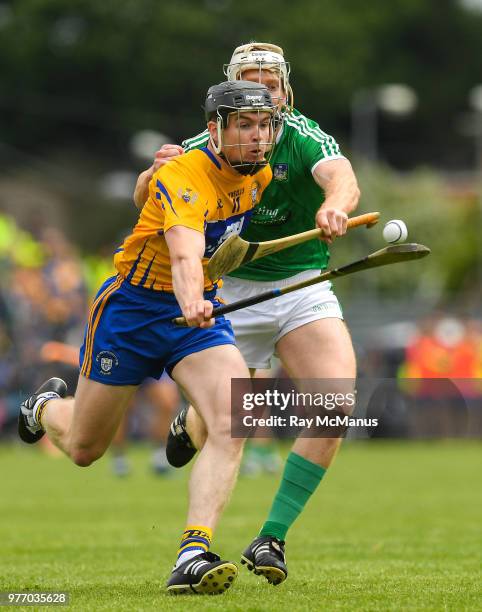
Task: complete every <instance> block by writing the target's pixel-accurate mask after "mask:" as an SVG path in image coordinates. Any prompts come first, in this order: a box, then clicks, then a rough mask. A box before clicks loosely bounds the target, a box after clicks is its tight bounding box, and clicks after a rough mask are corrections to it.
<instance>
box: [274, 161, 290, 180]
mask: <svg viewBox="0 0 482 612" xmlns="http://www.w3.org/2000/svg"><path fill="white" fill-rule="evenodd" d="M273 178H274V180H275V181H287V180H288V164H274V166H273Z"/></svg>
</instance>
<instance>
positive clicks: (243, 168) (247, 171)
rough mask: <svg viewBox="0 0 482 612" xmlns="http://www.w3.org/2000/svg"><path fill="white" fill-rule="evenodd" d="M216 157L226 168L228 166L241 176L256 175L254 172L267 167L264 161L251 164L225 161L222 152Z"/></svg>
mask: <svg viewBox="0 0 482 612" xmlns="http://www.w3.org/2000/svg"><path fill="white" fill-rule="evenodd" d="M218 155H219V157H220V158H221V159H223V160H224V161H225V162H226V163H227V164H228V166H230V167H231V168H232V169H233V170H236V172H238V173H239V174H242V175H243V176H250V175H253V174H256V172H259V171H260V170H261V169H262V168H264V167H265V166H267V165H268V162H267V161H266V160H263V161H260V162H253V163H250V162H243V161H241V160H239V162H237V163H236V162H232V161H229V160H228V159H226V155H224V153H222V152H220V153H218Z"/></svg>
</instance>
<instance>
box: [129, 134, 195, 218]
mask: <svg viewBox="0 0 482 612" xmlns="http://www.w3.org/2000/svg"><path fill="white" fill-rule="evenodd" d="M183 153H184V149H183V148H182V147H181V146H179V145H176V144H165V145H162V147H161V148H160V149H159V151H156V154H155V156H154V161H153V163H152V166H150V168H148V169H147V170H144V172H141V174H139V177H138V178H137V183H136V186H135V189H134V196H133V198H134V204H135V205H136V208H137V209H138V210H142V208H143V206H144V204H145V203H146V200H147V198H148V196H149V182H150V180H151V179H152V177H153V175H154V172H155V171H156V170H158V169H159V168H160V167H161V166H163V165H164V164H166V163H167V162H168V161H169V160H171V159H172V158H173V157H176V156H177V155H182V154H183Z"/></svg>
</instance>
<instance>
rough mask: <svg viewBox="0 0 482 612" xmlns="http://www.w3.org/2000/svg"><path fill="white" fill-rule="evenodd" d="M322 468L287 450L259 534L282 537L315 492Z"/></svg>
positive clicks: (283, 537)
mask: <svg viewBox="0 0 482 612" xmlns="http://www.w3.org/2000/svg"><path fill="white" fill-rule="evenodd" d="M325 472H326V469H325V468H323V467H321V466H320V465H317V464H316V463H312V462H311V461H308V459H305V458H304V457H301V455H297V454H296V453H290V454H289V455H288V459H287V460H286V465H285V469H284V472H283V478H282V480H281V484H280V487H279V489H278V492H277V493H276V497H275V498H274V501H273V505H272V506H271V511H270V513H269V516H268V520H267V521H266V523H265V524H264V525H263V528H262V529H261V531H260V533H259V535H261V536H264V535H271V536H274V537H275V538H278V540H284V539H285V537H286V533H287V532H288V529H289V528H290V527H291V525H292V524H293V523H294V522H295V520H296V519H297V518H298V515H299V514H300V512H301V511H302V510H303V508H304V507H305V505H306V502H307V501H308V500H309V499H310V497H311V495H312V494H313V493H314V492H315V490H316V487H317V486H318V485H319V484H320V481H321V479H322V478H323V476H324V475H325Z"/></svg>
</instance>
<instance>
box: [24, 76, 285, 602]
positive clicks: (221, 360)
mask: <svg viewBox="0 0 482 612" xmlns="http://www.w3.org/2000/svg"><path fill="white" fill-rule="evenodd" d="M205 112H206V119H207V126H208V130H209V133H210V140H209V143H208V144H207V146H206V147H204V148H203V149H200V150H196V151H193V152H192V153H189V154H188V155H184V156H182V157H180V158H179V159H178V160H176V161H175V162H174V163H172V164H169V165H168V166H165V167H163V168H161V169H159V170H158V171H157V172H156V173H155V174H154V175H153V177H152V180H151V181H150V184H149V196H148V198H147V201H146V203H145V205H144V207H143V209H142V212H141V214H140V217H139V221H138V223H137V225H136V226H135V228H134V230H133V232H132V234H131V235H130V236H129V237H128V238H126V240H125V241H124V244H123V246H122V247H121V248H120V249H118V251H117V252H116V255H115V265H116V268H117V270H118V275H117V276H115V277H112V278H110V279H108V280H107V281H106V282H105V283H104V285H103V286H102V287H101V289H100V290H99V293H98V294H97V297H96V299H95V301H94V303H93V306H92V308H91V311H90V317H89V321H88V324H87V327H86V332H85V338H84V344H83V346H82V348H81V355H80V375H79V382H78V387H77V391H76V394H75V397H74V398H69V399H64V398H65V396H66V394H67V388H66V384H65V382H64V381H62V380H61V379H60V378H51V379H50V380H48V381H47V382H46V383H44V384H43V385H42V386H41V387H40V389H38V390H37V391H36V392H35V393H34V394H33V395H31V396H30V397H29V398H27V399H26V400H25V401H24V402H23V403H22V405H21V409H20V413H19V435H20V437H21V438H22V440H24V441H25V442H27V443H34V442H36V441H37V440H39V439H40V438H41V437H42V436H43V435H44V434H45V433H46V434H47V436H48V438H49V439H50V440H51V441H52V442H53V443H54V444H55V445H56V446H57V447H58V448H60V449H61V450H62V451H64V453H65V454H66V455H67V456H68V457H69V458H70V459H72V461H73V462H74V463H76V464H77V465H79V466H88V465H90V464H91V463H92V462H93V461H95V460H96V459H98V458H99V457H101V456H102V455H103V454H104V452H105V450H106V449H107V447H108V446H109V444H110V442H111V440H112V437H113V436H114V433H115V432H116V430H117V427H118V425H119V422H120V420H121V418H122V416H123V414H124V411H125V409H126V407H127V405H128V403H129V400H130V398H131V397H132V395H133V394H134V393H135V391H136V388H137V386H138V385H140V384H141V383H142V381H143V380H144V379H145V378H149V377H154V378H159V377H160V376H161V374H162V372H163V370H164V369H165V370H166V371H167V372H168V374H169V375H171V376H172V378H173V379H174V380H175V381H176V382H177V383H178V384H179V386H180V387H181V388H182V389H183V391H184V394H185V395H186V397H187V398H189V400H190V402H191V403H192V404H193V406H195V408H196V410H198V411H199V414H200V416H201V417H202V418H203V420H204V422H205V423H206V425H207V430H208V436H207V440H206V443H205V445H204V448H203V450H202V451H201V452H200V453H199V457H198V460H197V462H196V464H195V466H194V468H193V470H192V473H191V484H190V488H189V508H188V516H187V523H186V529H185V531H184V533H183V536H182V539H181V545H180V548H179V551H178V558H177V562H176V565H175V567H174V569H173V571H172V574H171V577H170V579H169V582H168V585H167V588H168V590H169V591H171V592H173V593H175V594H178V593H179V594H181V593H193V592H195V593H222V592H223V591H225V590H226V589H227V588H228V587H229V586H230V585H231V583H232V581H233V580H234V579H235V577H236V575H237V568H236V565H234V564H233V563H231V562H228V561H222V560H221V559H220V558H219V557H218V556H217V555H215V554H213V553H211V552H209V546H210V542H211V538H212V532H213V530H214V528H215V526H216V524H217V521H218V519H219V516H220V514H221V512H222V509H223V507H224V505H225V503H226V501H227V499H228V497H229V494H230V491H231V489H232V487H233V485H234V482H235V479H236V474H237V470H238V467H239V463H240V460H241V454H242V447H243V440H236V439H231V437H230V396H231V379H232V378H248V377H249V372H248V368H247V366H246V364H245V363H244V360H243V358H242V356H241V353H240V352H239V350H238V349H237V348H236V346H235V342H234V334H233V331H232V328H231V324H230V323H229V321H227V320H225V319H224V317H217V318H216V321H214V319H212V318H211V319H210V315H211V314H212V310H213V306H216V305H217V303H218V302H217V301H216V296H215V294H216V286H215V285H213V283H212V282H211V281H210V280H208V278H207V276H206V274H205V270H204V267H205V266H206V264H207V261H208V258H209V257H210V255H211V254H212V253H213V252H214V250H215V249H216V248H217V246H218V245H219V244H220V243H221V242H222V241H223V240H225V239H226V238H227V237H228V235H230V234H231V233H233V232H237V233H239V232H240V231H241V229H242V227H243V225H244V224H245V223H246V222H247V220H248V218H249V216H250V214H251V210H252V208H253V207H254V206H255V205H256V204H257V203H258V202H259V200H260V199H261V194H262V192H263V190H264V188H265V187H266V186H267V185H268V183H269V182H270V180H271V169H270V167H269V165H268V156H269V154H270V151H271V149H272V146H273V139H274V129H273V120H274V106H273V103H272V100H271V96H270V94H269V92H268V89H267V88H266V87H265V86H264V85H260V84H258V83H252V82H245V81H227V82H224V83H220V84H219V85H214V86H213V87H211V88H210V89H209V91H208V94H207V97H206V103H205ZM181 312H182V314H183V315H184V317H185V318H186V320H187V322H188V324H189V327H177V326H176V325H174V324H173V323H172V319H173V318H174V317H176V316H178V315H180V314H181Z"/></svg>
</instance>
